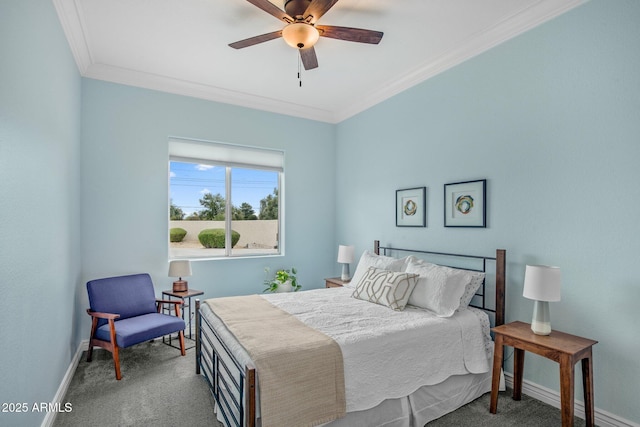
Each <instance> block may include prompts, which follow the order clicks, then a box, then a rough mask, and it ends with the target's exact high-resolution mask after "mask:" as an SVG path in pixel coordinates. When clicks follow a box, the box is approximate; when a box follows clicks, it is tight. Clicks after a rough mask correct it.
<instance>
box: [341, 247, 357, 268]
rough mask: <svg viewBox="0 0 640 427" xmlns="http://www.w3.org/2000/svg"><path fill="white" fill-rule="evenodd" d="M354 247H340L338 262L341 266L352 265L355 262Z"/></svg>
mask: <svg viewBox="0 0 640 427" xmlns="http://www.w3.org/2000/svg"><path fill="white" fill-rule="evenodd" d="M353 252H354V247H353V246H345V245H340V246H338V262H339V263H341V264H351V263H352V262H353Z"/></svg>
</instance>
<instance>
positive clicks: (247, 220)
mask: <svg viewBox="0 0 640 427" xmlns="http://www.w3.org/2000/svg"><path fill="white" fill-rule="evenodd" d="M283 165H284V153H283V152H282V151H279V150H271V149H264V148H256V147H245V146H240V145H233V144H225V143H219V142H205V141H194V140H186V139H177V138H171V139H170V140H169V258H170V259H198V258H219V257H237V256H260V255H277V254H280V253H281V252H282V233H281V229H282V203H281V201H282V200H283V192H282V181H283Z"/></svg>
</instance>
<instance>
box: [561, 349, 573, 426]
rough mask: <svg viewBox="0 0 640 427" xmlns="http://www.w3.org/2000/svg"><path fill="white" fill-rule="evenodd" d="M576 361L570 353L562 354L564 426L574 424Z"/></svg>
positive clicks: (562, 409) (562, 410)
mask: <svg viewBox="0 0 640 427" xmlns="http://www.w3.org/2000/svg"><path fill="white" fill-rule="evenodd" d="M574 362H575V361H574V360H573V358H572V357H571V356H570V355H568V354H563V355H561V356H560V410H561V412H562V427H572V426H573V401H574V377H575V373H574V370H573V365H574Z"/></svg>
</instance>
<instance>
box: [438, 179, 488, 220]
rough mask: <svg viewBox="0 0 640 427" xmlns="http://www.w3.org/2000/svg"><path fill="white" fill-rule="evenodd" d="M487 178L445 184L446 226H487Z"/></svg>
mask: <svg viewBox="0 0 640 427" xmlns="http://www.w3.org/2000/svg"><path fill="white" fill-rule="evenodd" d="M486 192H487V180H486V179H481V180H479V181H466V182H454V183H452V184H445V185H444V226H445V227H486V226H487V205H486Z"/></svg>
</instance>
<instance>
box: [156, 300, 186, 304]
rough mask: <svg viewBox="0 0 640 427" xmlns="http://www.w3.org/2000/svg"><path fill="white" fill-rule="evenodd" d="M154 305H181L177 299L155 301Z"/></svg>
mask: <svg viewBox="0 0 640 427" xmlns="http://www.w3.org/2000/svg"><path fill="white" fill-rule="evenodd" d="M156 303H159V304H164V303H167V304H182V301H180V300H177V299H176V300H168V299H156Z"/></svg>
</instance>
